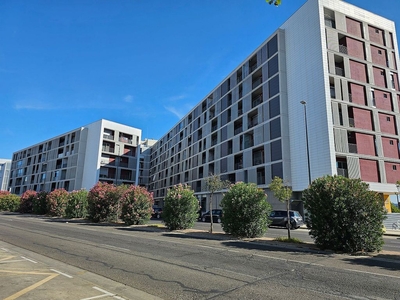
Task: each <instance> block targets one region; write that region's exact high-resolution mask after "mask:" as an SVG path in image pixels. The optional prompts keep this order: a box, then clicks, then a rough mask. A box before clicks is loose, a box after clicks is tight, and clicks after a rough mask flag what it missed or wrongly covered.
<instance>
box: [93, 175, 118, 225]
mask: <svg viewBox="0 0 400 300" xmlns="http://www.w3.org/2000/svg"><path fill="white" fill-rule="evenodd" d="M120 191H121V190H120V189H118V187H116V186H115V185H114V184H109V183H103V182H99V183H97V184H96V185H95V186H94V187H93V188H91V189H90V191H89V193H88V198H87V199H88V217H89V219H91V220H92V221H93V222H104V221H116V220H117V217H118V210H119V198H120V196H121V192H120Z"/></svg>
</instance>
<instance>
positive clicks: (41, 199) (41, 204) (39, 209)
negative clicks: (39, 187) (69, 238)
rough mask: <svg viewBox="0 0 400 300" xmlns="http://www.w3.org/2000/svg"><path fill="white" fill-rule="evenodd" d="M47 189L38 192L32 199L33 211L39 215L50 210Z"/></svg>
mask: <svg viewBox="0 0 400 300" xmlns="http://www.w3.org/2000/svg"><path fill="white" fill-rule="evenodd" d="M47 195H48V193H47V192H46V191H40V192H38V193H37V194H36V195H35V197H33V199H32V212H33V213H34V214H37V215H45V214H47V212H48V208H47Z"/></svg>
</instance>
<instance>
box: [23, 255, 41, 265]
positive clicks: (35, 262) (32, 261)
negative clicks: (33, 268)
mask: <svg viewBox="0 0 400 300" xmlns="http://www.w3.org/2000/svg"><path fill="white" fill-rule="evenodd" d="M21 258H23V259H25V260H27V261H30V262H31V263H34V264H37V261H34V260H32V259H29V258H26V257H25V256H21Z"/></svg>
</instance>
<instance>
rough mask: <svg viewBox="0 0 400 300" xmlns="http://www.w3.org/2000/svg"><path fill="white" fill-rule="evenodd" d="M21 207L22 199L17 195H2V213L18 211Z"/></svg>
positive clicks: (0, 201) (0, 198) (0, 208)
mask: <svg viewBox="0 0 400 300" xmlns="http://www.w3.org/2000/svg"><path fill="white" fill-rule="evenodd" d="M19 205H20V197H19V196H18V195H15V194H11V193H9V192H7V193H1V194H0V211H11V212H14V211H18V209H19Z"/></svg>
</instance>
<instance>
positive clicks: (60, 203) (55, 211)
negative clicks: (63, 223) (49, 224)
mask: <svg viewBox="0 0 400 300" xmlns="http://www.w3.org/2000/svg"><path fill="white" fill-rule="evenodd" d="M67 202H68V192H67V191H66V190H65V189H56V190H54V191H52V192H50V193H49V194H48V195H47V210H48V213H49V214H50V215H51V216H56V217H62V216H64V215H65V207H66V206H67Z"/></svg>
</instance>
